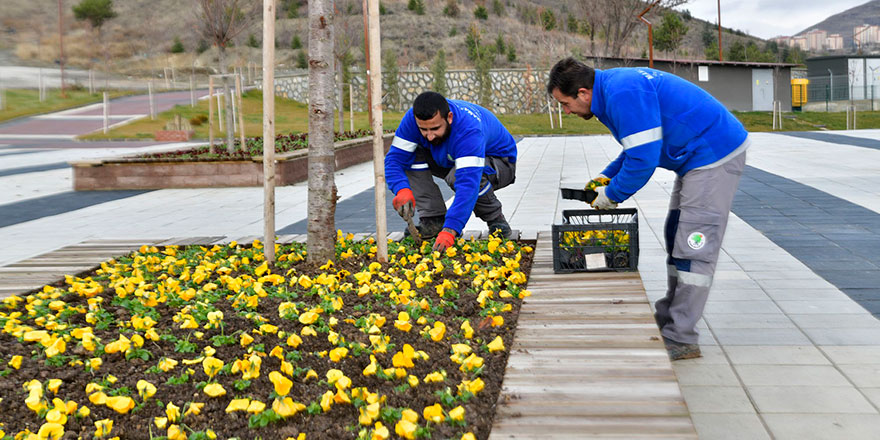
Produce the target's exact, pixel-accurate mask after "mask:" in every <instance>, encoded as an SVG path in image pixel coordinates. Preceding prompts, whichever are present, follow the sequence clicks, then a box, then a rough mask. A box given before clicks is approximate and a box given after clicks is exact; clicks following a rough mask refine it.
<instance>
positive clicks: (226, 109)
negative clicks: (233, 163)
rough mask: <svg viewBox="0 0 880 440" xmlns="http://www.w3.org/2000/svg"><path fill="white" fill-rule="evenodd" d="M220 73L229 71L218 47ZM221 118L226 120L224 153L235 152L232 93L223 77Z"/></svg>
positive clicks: (224, 53)
mask: <svg viewBox="0 0 880 440" xmlns="http://www.w3.org/2000/svg"><path fill="white" fill-rule="evenodd" d="M219 58H220V73H221V74H223V75H226V74H227V73H229V70H228V69H227V68H226V50H225V48H224V47H223V46H220V56H219ZM223 101H224V103H223V116H224V119H226V151H227V152H228V153H229V154H232V153H234V152H235V131H234V130H233V120H234V119H233V117H232V92H231V91H230V90H229V78H228V77H226V76H224V77H223ZM264 144H265V142H264Z"/></svg>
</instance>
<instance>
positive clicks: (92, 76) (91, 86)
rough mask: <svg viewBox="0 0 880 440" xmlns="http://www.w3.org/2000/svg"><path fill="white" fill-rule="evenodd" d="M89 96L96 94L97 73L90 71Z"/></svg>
mask: <svg viewBox="0 0 880 440" xmlns="http://www.w3.org/2000/svg"><path fill="white" fill-rule="evenodd" d="M89 94H90V95H94V94H95V71H94V70H92V69H89Z"/></svg>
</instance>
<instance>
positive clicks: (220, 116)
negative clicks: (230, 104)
mask: <svg viewBox="0 0 880 440" xmlns="http://www.w3.org/2000/svg"><path fill="white" fill-rule="evenodd" d="M220 95H222V93H217V125H218V128H217V129H218V130H220V131H223V106H222V105H220ZM224 98H225V96H224Z"/></svg>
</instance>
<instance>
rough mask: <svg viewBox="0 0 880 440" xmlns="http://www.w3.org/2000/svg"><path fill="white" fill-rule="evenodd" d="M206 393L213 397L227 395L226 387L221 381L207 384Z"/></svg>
mask: <svg viewBox="0 0 880 440" xmlns="http://www.w3.org/2000/svg"><path fill="white" fill-rule="evenodd" d="M203 391H204V392H205V394H207V395H209V396H211V397H220V396H225V395H226V389H225V388H223V385H220V384H219V383H212V384H208V385H206V386H205V388H204V390H203Z"/></svg>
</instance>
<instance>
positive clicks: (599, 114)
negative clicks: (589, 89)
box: [590, 69, 605, 121]
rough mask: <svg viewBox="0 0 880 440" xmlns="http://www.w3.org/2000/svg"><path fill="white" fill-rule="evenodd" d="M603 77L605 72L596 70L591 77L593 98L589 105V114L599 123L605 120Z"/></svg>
mask: <svg viewBox="0 0 880 440" xmlns="http://www.w3.org/2000/svg"><path fill="white" fill-rule="evenodd" d="M604 76H605V72H603V71H601V70H599V69H596V75H595V76H594V77H593V98H592V102H591V103H590V113H592V114H593V115H594V116H595V117H596V118H598V119H599V120H600V121H602V120H604V119H605V96H604V95H603V94H602V81H603V80H604Z"/></svg>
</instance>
